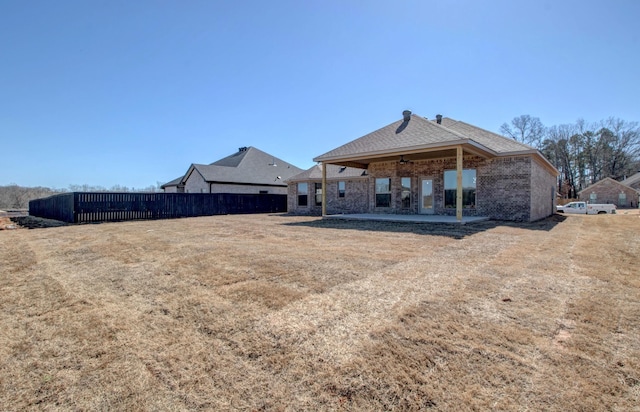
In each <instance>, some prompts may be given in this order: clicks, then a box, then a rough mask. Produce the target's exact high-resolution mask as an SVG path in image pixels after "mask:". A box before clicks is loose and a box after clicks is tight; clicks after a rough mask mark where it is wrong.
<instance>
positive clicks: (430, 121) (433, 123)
mask: <svg viewBox="0 0 640 412" xmlns="http://www.w3.org/2000/svg"><path fill="white" fill-rule="evenodd" d="M417 117H420V118H422V120H424V121H426V122H429V123H431V124H432V125H434V126H436V127H439V128H441V129H444V130H446V131H448V132H451V133H453V134H455V135H456V136H458V137H461V138H463V139H465V140H473V139H472V138H470V137H469V136H465V135H463V134H462V133H459V132H456V131H455V130H452V129H449V128H448V127H446V126H444V125H442V124H440V123H438V122H437V121H433V120H429V119H427V118H425V117H422V116H417ZM448 119H449V120H453V121H455V122H456V123H459V121H458V120H455V119H451V118H448ZM473 141H474V142H475V140H473ZM476 143H477V142H476Z"/></svg>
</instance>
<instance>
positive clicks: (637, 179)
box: [620, 172, 640, 187]
mask: <svg viewBox="0 0 640 412" xmlns="http://www.w3.org/2000/svg"><path fill="white" fill-rule="evenodd" d="M620 183H622V184H623V185H625V186H629V187H632V186H635V185H637V184H638V183H640V172H638V173H636V174H635V175H633V176H630V177H628V178H626V179H624V180H623V181H622V182H620Z"/></svg>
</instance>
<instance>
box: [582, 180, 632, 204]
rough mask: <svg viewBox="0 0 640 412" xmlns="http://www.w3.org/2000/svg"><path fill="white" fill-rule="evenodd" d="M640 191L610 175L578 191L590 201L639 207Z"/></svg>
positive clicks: (584, 199)
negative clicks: (639, 197)
mask: <svg viewBox="0 0 640 412" xmlns="http://www.w3.org/2000/svg"><path fill="white" fill-rule="evenodd" d="M627 180H628V179H627ZM639 194H640V191H638V190H637V189H634V188H633V187H630V186H628V185H626V184H624V181H622V182H618V181H617V180H614V179H612V178H610V177H605V178H604V179H602V180H600V181H598V182H596V183H594V184H592V185H591V186H587V187H585V188H584V189H582V190H581V191H579V192H578V198H579V199H580V200H582V201H584V202H589V203H607V204H612V205H616V206H617V207H620V208H630V207H638V195H639Z"/></svg>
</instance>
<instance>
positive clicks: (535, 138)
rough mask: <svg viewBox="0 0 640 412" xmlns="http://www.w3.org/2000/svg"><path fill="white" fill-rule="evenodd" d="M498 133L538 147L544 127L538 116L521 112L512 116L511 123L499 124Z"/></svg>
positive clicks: (542, 137) (544, 130)
mask: <svg viewBox="0 0 640 412" xmlns="http://www.w3.org/2000/svg"><path fill="white" fill-rule="evenodd" d="M500 133H502V134H503V135H504V136H506V137H510V138H512V139H514V140H517V141H519V142H521V143H524V144H528V145H529V146H533V147H535V148H536V149H538V148H540V147H541V146H542V142H543V140H544V137H545V133H546V127H544V125H543V124H542V122H541V121H540V119H539V118H537V117H531V116H529V115H528V114H523V115H520V116H518V117H514V118H513V119H512V120H511V125H509V124H507V123H503V124H502V126H500Z"/></svg>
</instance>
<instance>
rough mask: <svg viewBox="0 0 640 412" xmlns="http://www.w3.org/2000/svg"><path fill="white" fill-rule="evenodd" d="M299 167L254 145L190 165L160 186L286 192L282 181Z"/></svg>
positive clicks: (209, 190)
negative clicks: (211, 161)
mask: <svg viewBox="0 0 640 412" xmlns="http://www.w3.org/2000/svg"><path fill="white" fill-rule="evenodd" d="M300 172H302V169H300V168H298V167H296V166H294V165H292V164H290V163H287V162H285V161H283V160H282V159H279V158H277V157H275V156H272V155H270V154H268V153H265V152H263V151H261V150H259V149H256V148H255V147H241V148H240V149H238V151H237V152H236V153H234V154H232V155H230V156H227V157H225V158H224V159H220V160H218V161H217V162H214V163H211V164H208V165H203V164H192V165H191V166H190V167H189V170H187V173H185V174H184V176H182V177H179V178H176V179H174V180H172V181H170V182H168V183H165V184H164V185H162V186H161V188H162V189H164V191H165V193H176V192H178V193H269V194H287V184H286V183H285V181H286V180H287V179H288V178H290V177H291V176H293V175H296V174H298V173H300Z"/></svg>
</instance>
